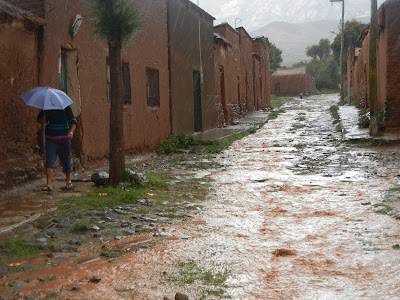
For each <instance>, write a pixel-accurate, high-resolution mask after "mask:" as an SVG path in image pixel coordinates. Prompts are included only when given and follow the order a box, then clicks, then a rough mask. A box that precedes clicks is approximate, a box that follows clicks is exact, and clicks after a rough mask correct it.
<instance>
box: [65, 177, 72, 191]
mask: <svg viewBox="0 0 400 300" xmlns="http://www.w3.org/2000/svg"><path fill="white" fill-rule="evenodd" d="M65 176H66V182H67V190H69V189H72V188H73V185H72V181H71V173H66V174H65Z"/></svg>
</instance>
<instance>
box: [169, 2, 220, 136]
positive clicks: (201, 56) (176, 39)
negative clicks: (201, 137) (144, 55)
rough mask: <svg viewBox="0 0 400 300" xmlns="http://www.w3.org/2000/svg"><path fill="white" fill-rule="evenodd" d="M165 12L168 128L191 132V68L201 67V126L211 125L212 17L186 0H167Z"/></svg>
mask: <svg viewBox="0 0 400 300" xmlns="http://www.w3.org/2000/svg"><path fill="white" fill-rule="evenodd" d="M168 15H169V24H168V26H169V53H170V89H171V92H170V95H171V96H170V97H171V100H170V101H171V112H172V115H171V118H172V119H171V124H172V132H173V133H182V132H183V133H186V134H191V133H193V132H194V96H193V94H194V93H193V71H199V72H200V71H201V72H202V74H203V76H202V81H203V82H202V84H201V104H202V111H201V114H202V116H201V117H202V130H208V129H211V128H214V127H215V124H216V110H215V70H214V39H213V18H212V17H211V16H209V15H208V14H207V13H205V12H204V11H203V10H201V9H200V8H199V7H197V6H196V5H194V4H193V3H192V2H190V1H188V0H171V1H168ZM199 20H200V22H199ZM199 23H200V26H199ZM199 28H200V39H199Z"/></svg>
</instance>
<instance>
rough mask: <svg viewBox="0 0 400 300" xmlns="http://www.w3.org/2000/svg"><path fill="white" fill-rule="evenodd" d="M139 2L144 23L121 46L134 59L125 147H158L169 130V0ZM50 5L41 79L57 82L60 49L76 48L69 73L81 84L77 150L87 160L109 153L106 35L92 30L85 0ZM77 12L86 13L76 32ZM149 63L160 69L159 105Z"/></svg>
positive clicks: (76, 103)
mask: <svg viewBox="0 0 400 300" xmlns="http://www.w3.org/2000/svg"><path fill="white" fill-rule="evenodd" d="M135 3H136V5H137V8H138V9H139V10H140V11H141V12H142V27H141V28H140V30H139V32H138V33H137V34H136V36H135V37H134V39H133V41H132V42H129V43H127V44H126V45H125V47H124V48H123V51H122V60H123V62H126V63H129V69H130V79H131V100H132V103H131V104H130V105H125V106H124V139H125V140H124V144H125V150H126V152H140V151H145V150H154V149H155V148H156V147H157V145H158V142H159V141H160V140H161V139H163V138H165V137H166V136H167V135H168V134H169V132H170V123H169V88H168V82H169V75H168V68H167V66H168V51H167V7H166V0H162V1H156V2H155V1H151V2H149V1H146V0H137V1H135ZM45 5H46V6H45V11H46V14H45V18H46V20H48V22H49V24H48V25H47V26H46V29H45V36H44V53H43V64H42V66H41V69H42V72H41V84H42V85H49V86H52V87H56V88H57V87H58V80H59V63H60V53H61V49H66V50H70V51H74V52H76V67H75V68H76V75H73V74H72V75H71V76H72V77H74V78H68V80H69V81H74V82H76V85H78V86H75V88H74V91H71V92H73V94H74V99H73V100H74V104H73V105H72V108H73V110H74V112H75V114H76V116H77V117H78V130H77V132H78V134H77V135H76V136H75V139H74V142H73V146H74V144H75V146H76V143H79V142H80V143H81V145H79V147H78V151H81V153H82V157H81V158H83V159H84V161H90V160H93V159H98V158H102V157H106V156H107V155H108V151H109V121H110V119H109V114H110V103H109V102H108V100H107V75H106V61H107V57H108V45H107V41H106V40H105V39H102V38H100V37H98V36H94V35H93V34H92V32H93V29H92V28H91V27H90V26H89V22H88V17H87V16H88V10H87V8H86V7H85V6H84V4H82V2H81V1H78V0H70V1H68V5H65V2H64V1H57V0H51V1H47V2H45ZM77 14H80V15H82V16H84V17H85V18H84V20H83V22H82V25H81V27H80V28H79V31H78V32H77V34H76V36H75V37H74V38H72V37H71V35H70V25H71V22H72V20H73V19H74V18H75V16H76V15H77ZM155 16H156V17H155ZM154 41H157V44H154ZM73 57H74V56H73ZM146 68H152V69H156V70H158V71H159V88H160V106H159V107H149V106H147V98H146ZM76 77H77V78H76ZM75 148H76V147H75ZM79 148H81V149H79Z"/></svg>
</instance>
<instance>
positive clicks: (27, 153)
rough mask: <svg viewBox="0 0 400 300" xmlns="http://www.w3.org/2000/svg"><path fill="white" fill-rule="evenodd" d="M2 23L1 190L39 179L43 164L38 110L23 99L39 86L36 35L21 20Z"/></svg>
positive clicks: (0, 35) (0, 71)
mask: <svg viewBox="0 0 400 300" xmlns="http://www.w3.org/2000/svg"><path fill="white" fill-rule="evenodd" d="M10 21H11V23H8V22H7V20H3V19H0V40H1V41H7V42H1V43H0V126H1V128H2V129H3V130H2V137H1V139H0V190H1V189H6V188H10V187H11V186H12V185H14V184H18V183H22V182H25V181H28V180H31V179H33V178H35V177H36V175H37V170H38V169H42V166H43V160H42V158H41V156H40V154H39V147H37V144H38V143H37V139H38V136H37V134H36V133H37V132H38V131H39V129H40V128H41V126H40V125H39V124H38V123H37V122H36V116H37V113H38V111H39V110H38V109H37V108H34V107H30V106H27V105H25V103H24V101H23V100H22V98H21V97H20V95H21V94H23V93H25V92H26V91H28V90H29V89H31V88H32V87H35V86H37V84H38V74H37V37H36V33H35V32H34V31H31V30H27V29H26V28H24V23H23V22H22V21H19V20H14V21H12V19H10Z"/></svg>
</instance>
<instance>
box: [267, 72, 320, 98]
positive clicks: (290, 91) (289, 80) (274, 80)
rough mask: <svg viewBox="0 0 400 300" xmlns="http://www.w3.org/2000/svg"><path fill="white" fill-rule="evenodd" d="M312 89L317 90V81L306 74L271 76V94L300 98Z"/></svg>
mask: <svg viewBox="0 0 400 300" xmlns="http://www.w3.org/2000/svg"><path fill="white" fill-rule="evenodd" d="M278 84H279V87H280V88H279V90H277V85H278ZM312 89H315V81H314V80H313V77H312V76H309V75H306V74H298V75H272V76H271V93H272V94H275V95H277V96H299V94H300V93H301V92H303V93H307V92H308V90H312Z"/></svg>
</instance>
